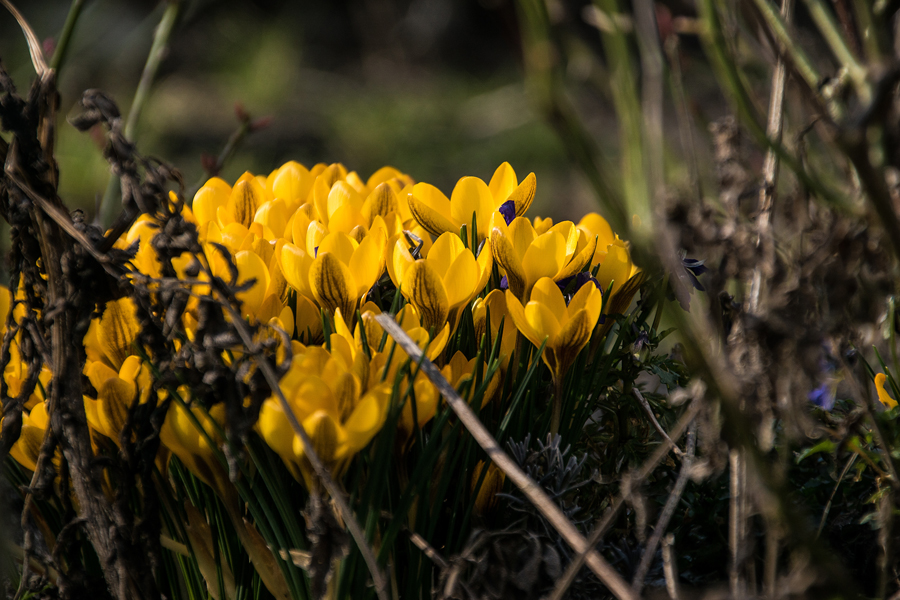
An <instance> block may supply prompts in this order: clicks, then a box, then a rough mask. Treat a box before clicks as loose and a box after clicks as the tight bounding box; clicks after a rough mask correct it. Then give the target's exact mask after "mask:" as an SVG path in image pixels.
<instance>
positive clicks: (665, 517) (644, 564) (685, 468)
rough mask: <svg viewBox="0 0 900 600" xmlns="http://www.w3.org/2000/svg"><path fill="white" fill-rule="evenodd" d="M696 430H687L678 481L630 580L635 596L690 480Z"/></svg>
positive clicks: (694, 426) (642, 583)
mask: <svg viewBox="0 0 900 600" xmlns="http://www.w3.org/2000/svg"><path fill="white" fill-rule="evenodd" d="M696 430H697V425H696V424H694V425H692V426H691V428H690V430H688V434H687V450H686V451H685V453H684V457H683V458H682V460H681V471H679V473H678V479H677V480H676V481H675V485H674V486H673V487H672V491H671V493H670V494H669V498H668V500H666V505H665V506H664V507H663V510H662V512H661V513H660V515H659V519H657V521H656V527H654V528H653V535H652V536H650V539H649V540H648V541H647V545H646V546H645V548H644V554H643V555H642V556H641V562H640V564H639V565H638V568H637V571H635V574H634V578H633V579H632V580H631V587H632V588H633V589H634V593H635V594H640V593H641V591H642V590H643V588H644V578H645V577H646V576H647V571H649V570H650V563H651V562H652V561H653V557H654V555H655V554H656V547H657V546H658V545H659V542H660V540H661V539H662V537H663V534H664V533H665V532H666V527H668V526H669V520H670V519H671V518H672V515H673V514H675V508H676V507H677V506H678V502H680V501H681V494H682V493H684V488H685V486H686V485H687V482H688V479H689V478H690V474H691V467H692V466H693V463H694V449H695V448H696V446H697V433H696Z"/></svg>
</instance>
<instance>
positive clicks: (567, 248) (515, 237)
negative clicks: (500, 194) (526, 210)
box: [491, 217, 597, 300]
mask: <svg viewBox="0 0 900 600" xmlns="http://www.w3.org/2000/svg"><path fill="white" fill-rule="evenodd" d="M493 225H494V227H493V229H492V231H491V248H492V250H493V253H494V260H496V261H497V263H498V264H499V265H500V266H501V267H503V269H504V271H505V272H506V278H507V281H508V282H509V289H510V290H511V291H512V292H513V294H515V295H516V297H517V298H519V299H520V300H524V299H525V298H527V297H528V296H529V294H530V293H531V288H532V287H533V286H534V284H535V283H536V282H537V281H538V280H539V279H540V278H542V277H550V278H551V279H553V280H554V281H560V280H562V279H565V278H567V277H572V276H573V275H577V274H578V273H580V272H581V270H582V269H583V268H584V267H585V265H587V264H588V261H590V260H591V257H592V256H593V255H594V251H595V249H596V245H597V239H596V237H594V236H588V235H586V234H584V233H583V232H581V230H579V229H578V228H577V227H575V226H574V224H573V223H572V222H570V221H564V222H562V223H558V224H556V225H553V226H552V227H550V228H549V229H548V230H547V231H546V232H545V233H542V234H538V233H537V231H535V229H534V226H533V225H532V224H531V221H529V220H528V219H526V218H524V217H516V218H515V219H513V220H512V221H511V222H510V224H509V225H508V226H507V224H506V222H505V221H504V220H503V219H501V218H495V219H494V220H493Z"/></svg>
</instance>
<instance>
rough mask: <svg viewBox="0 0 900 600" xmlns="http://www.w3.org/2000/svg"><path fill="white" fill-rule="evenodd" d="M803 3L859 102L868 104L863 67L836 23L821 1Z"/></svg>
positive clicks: (869, 87) (868, 93) (867, 89)
mask: <svg viewBox="0 0 900 600" xmlns="http://www.w3.org/2000/svg"><path fill="white" fill-rule="evenodd" d="M804 2H805V3H806V8H807V10H809V14H810V16H811V17H812V19H813V21H815V23H816V27H818V28H819V32H820V33H821V34H822V37H824V38H825V42H827V43H828V45H829V46H830V47H831V52H832V54H834V57H835V58H836V59H837V60H838V62H840V63H841V65H842V66H843V67H844V68H845V69H846V70H847V74H848V75H849V76H850V79H851V80H852V81H853V85H854V86H856V93H857V94H859V98H860V100H861V101H862V102H863V104H868V103H869V102H870V101H871V99H872V88H871V86H870V85H869V82H868V81H867V79H866V69H865V67H863V66H862V65H861V64H859V61H858V60H856V57H855V56H853V52H852V51H851V50H850V47H849V46H848V45H847V41H846V40H845V39H844V36H843V35H841V32H840V30H839V29H838V26H837V23H835V22H834V19H833V18H832V16H831V13H830V12H829V11H828V9H827V8H825V4H824V3H823V2H822V0H804Z"/></svg>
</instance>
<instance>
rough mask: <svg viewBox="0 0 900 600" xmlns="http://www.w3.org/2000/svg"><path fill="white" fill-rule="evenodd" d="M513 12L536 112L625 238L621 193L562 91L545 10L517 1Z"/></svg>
mask: <svg viewBox="0 0 900 600" xmlns="http://www.w3.org/2000/svg"><path fill="white" fill-rule="evenodd" d="M517 12H518V14H519V22H520V23H521V24H522V50H523V55H524V63H525V71H526V80H527V83H528V91H529V93H530V94H531V95H532V97H533V99H534V102H535V104H536V106H537V107H538V110H539V111H540V112H541V113H542V114H543V115H544V116H545V118H546V119H547V121H548V123H550V125H551V127H553V128H554V129H555V130H556V133H557V135H559V137H560V138H561V139H562V140H563V145H564V147H565V149H566V151H567V152H568V153H569V154H570V156H571V157H572V160H574V161H575V162H576V163H577V164H578V166H579V167H580V168H581V170H582V172H583V173H584V175H585V177H587V179H588V182H589V183H590V185H591V187H592V188H593V189H594V193H595V194H596V195H597V198H598V199H599V200H600V203H601V204H602V205H603V207H604V209H605V210H606V212H605V214H606V216H607V220H608V221H609V223H610V225H611V226H612V227H613V229H614V230H615V231H620V232H624V233H625V234H626V235H627V232H628V231H629V225H630V224H631V220H630V219H629V218H628V211H627V210H626V207H625V206H624V204H623V200H622V194H621V191H620V190H619V189H617V187H616V186H615V184H614V183H613V181H615V180H614V178H612V177H611V176H610V174H609V168H608V166H607V165H606V164H605V163H604V162H603V160H602V156H600V153H599V152H598V150H597V145H596V143H595V141H594V139H593V138H592V137H591V135H590V134H589V133H588V132H587V131H586V130H585V128H584V125H583V124H582V123H581V120H580V119H579V118H578V115H577V114H576V112H575V109H574V107H572V105H571V103H570V102H569V100H568V99H567V97H566V94H565V90H564V89H563V87H564V86H563V84H562V75H561V73H560V68H559V64H558V62H559V61H558V53H557V49H556V47H555V46H554V45H553V42H552V38H551V35H550V23H549V17H548V16H547V7H546V5H545V4H544V2H543V1H542V0H519V2H518V3H517Z"/></svg>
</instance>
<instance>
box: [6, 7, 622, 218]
mask: <svg viewBox="0 0 900 600" xmlns="http://www.w3.org/2000/svg"><path fill="white" fill-rule="evenodd" d="M165 6H166V3H165V2H153V1H149V0H128V1H122V0H119V1H113V0H88V2H86V4H85V7H84V9H83V12H82V14H81V17H80V20H79V21H78V24H77V26H76V28H75V31H74V37H73V39H72V43H71V46H70V49H69V54H68V56H67V59H66V62H65V63H64V64H63V66H62V69H61V74H60V90H61V95H62V107H61V114H62V115H63V116H65V115H72V114H75V113H77V110H78V107H77V101H78V99H79V98H80V96H81V93H82V91H83V90H85V89H88V88H100V89H102V90H104V91H106V92H108V93H110V94H111V95H112V96H113V97H114V98H115V100H116V101H117V102H118V104H119V106H120V108H121V110H122V113H123V115H127V113H128V109H129V106H130V104H131V101H132V97H133V95H134V91H135V89H136V87H137V83H138V80H139V79H140V75H141V71H142V69H143V65H144V62H145V60H146V57H147V53H148V50H149V48H150V44H151V41H152V37H153V31H154V28H155V27H156V25H157V24H158V22H159V20H160V17H161V16H162V14H163V11H164V10H165ZM18 8H19V9H20V10H21V12H22V13H23V15H24V16H25V18H26V19H27V20H28V21H29V22H30V24H31V25H32V27H33V28H34V30H35V32H36V33H37V35H38V37H39V38H40V39H41V40H42V41H43V43H44V45H45V48H46V50H47V54H48V56H49V54H50V53H51V51H52V48H53V45H54V43H55V40H56V38H57V37H58V36H59V33H60V31H61V29H62V26H63V23H64V21H65V18H66V14H67V12H68V10H69V3H68V2H63V1H58V0H57V1H51V0H29V1H27V2H25V1H22V0H20V1H19V2H18ZM570 8H571V12H572V14H573V15H574V16H575V17H576V18H577V17H579V16H580V12H579V11H580V10H581V7H580V5H579V3H574V4H573V6H572V7H570ZM516 21H517V20H516V11H515V5H514V4H513V3H512V2H509V1H507V0H465V1H453V0H400V1H390V0H344V1H335V2H324V1H323V2H291V1H288V0H258V1H255V2H248V1H236V0H235V1H221V2H216V1H209V0H194V1H184V2H183V3H182V8H181V11H180V15H179V19H178V22H177V23H176V25H175V29H174V31H173V33H172V37H171V40H170V44H169V50H168V54H167V55H166V57H165V59H164V60H163V62H162V64H161V67H160V70H159V73H158V76H157V78H156V81H155V83H154V86H153V88H152V92H151V95H150V97H149V99H148V101H147V104H146V106H145V108H144V111H143V113H142V114H141V118H140V121H139V123H138V127H137V131H136V141H137V144H138V148H139V150H140V151H141V152H142V153H143V154H145V155H150V156H155V157H159V158H161V159H163V160H166V161H169V162H171V163H173V164H174V165H175V166H176V167H178V168H179V169H180V170H181V171H182V172H183V173H184V176H185V181H186V183H187V184H188V186H191V185H193V184H194V183H196V182H198V180H199V179H200V178H201V177H202V175H203V169H202V167H201V155H202V154H203V153H207V154H211V155H217V154H218V153H219V152H220V150H221V148H222V147H223V145H224V144H225V141H226V140H227V138H228V136H229V135H230V134H231V132H232V131H234V130H235V129H236V128H237V126H238V121H237V118H236V116H235V104H236V103H240V104H241V105H242V106H243V107H244V108H245V109H246V111H247V112H249V113H250V114H251V115H252V116H253V117H254V118H258V117H271V124H270V125H269V126H268V127H267V128H265V129H263V130H261V131H259V132H256V133H254V134H252V135H251V136H249V137H248V138H247V139H246V140H245V141H244V143H243V144H242V145H241V146H240V148H239V150H238V152H237V154H236V155H235V156H234V157H233V158H232V159H231V160H230V162H229V163H228V164H227V165H226V167H225V169H224V171H223V173H222V176H223V177H224V178H225V179H226V180H228V181H233V180H234V179H236V178H237V177H238V176H239V175H240V174H241V173H242V172H244V171H245V170H249V171H252V172H254V173H268V172H269V171H270V170H272V169H274V168H275V167H277V166H279V165H280V164H282V163H283V162H284V161H286V160H290V159H294V160H298V161H300V162H301V163H303V164H305V165H307V166H311V165H312V164H314V163H316V162H320V161H324V162H343V163H344V164H345V165H346V166H347V167H348V168H349V169H351V170H356V171H358V172H359V173H360V175H361V176H363V177H364V178H365V177H366V176H368V175H369V174H370V173H372V172H373V171H375V170H376V169H377V168H379V167H380V166H382V165H386V164H390V165H393V166H395V167H397V168H399V169H401V170H403V171H405V172H407V173H409V174H410V175H411V176H412V177H413V178H414V179H416V180H418V181H428V182H430V183H433V184H435V185H437V186H438V187H439V188H441V189H442V190H443V191H444V192H445V193H447V194H448V195H449V193H450V191H451V190H452V188H453V185H454V184H455V182H456V181H457V180H458V179H459V178H460V177H462V176H464V175H476V176H479V177H482V178H484V179H486V180H487V179H489V178H490V176H491V174H492V173H493V170H494V169H495V168H496V167H497V166H498V165H499V164H500V163H501V162H502V161H504V160H506V161H509V162H510V163H511V164H512V165H513V167H514V168H515V169H516V172H517V174H518V175H519V177H523V176H524V175H526V174H527V173H528V172H529V171H534V172H535V173H536V174H537V178H538V190H537V198H536V202H535V206H534V207H533V208H532V211H531V214H532V216H534V215H537V214H540V215H542V216H552V217H554V218H556V219H559V218H564V217H565V218H579V217H580V216H581V215H582V214H584V212H586V211H587V210H590V209H592V208H594V207H595V204H594V200H593V196H592V194H591V192H590V190H589V189H588V187H587V185H586V184H585V182H584V180H583V178H582V176H581V175H580V173H579V172H578V171H577V170H576V168H575V166H574V165H572V164H570V162H569V161H568V160H567V158H566V155H565V151H564V149H563V147H562V145H561V143H560V142H559V140H558V138H557V137H556V135H555V134H554V132H553V131H552V130H551V129H550V128H549V127H548V126H547V125H546V124H545V123H544V122H543V121H542V120H541V118H540V116H539V115H537V114H536V113H535V111H534V110H533V108H532V105H531V103H530V101H529V98H528V95H527V93H526V86H525V84H524V82H523V80H524V78H523V73H522V66H521V59H520V55H521V50H520V40H519V33H518V27H517V22H516ZM594 35H596V32H594ZM0 59H2V60H3V63H4V65H5V66H6V68H7V69H8V70H9V71H10V73H11V74H12V76H13V78H14V80H15V82H16V84H17V85H18V86H19V89H20V92H23V91H25V90H27V87H28V85H29V84H30V81H31V79H32V77H33V74H34V72H33V70H32V67H31V64H30V61H29V58H28V53H27V48H26V45H25V42H24V38H23V37H22V35H21V32H20V31H19V29H18V27H17V25H16V23H15V20H14V19H13V18H12V16H11V15H9V14H8V13H6V12H5V11H3V12H2V13H0ZM583 105H584V109H585V111H586V112H585V115H584V117H585V122H586V123H588V124H589V125H590V126H591V127H592V129H594V130H595V132H596V133H597V134H598V135H597V139H598V140H599V141H600V143H601V144H604V143H612V141H613V140H614V138H615V122H614V119H613V117H612V111H611V109H610V108H609V106H608V105H607V104H606V103H605V101H604V100H602V99H601V97H600V95H595V96H594V97H593V98H592V99H590V100H589V101H588V102H587V103H583ZM95 133H96V135H90V134H82V133H79V132H77V131H76V130H75V129H74V128H73V127H71V126H70V125H68V124H67V123H66V122H65V121H64V119H63V118H61V119H60V123H59V131H58V137H59V142H58V153H57V157H58V160H59V162H60V168H61V178H60V194H61V196H62V197H63V199H64V200H65V201H66V202H67V204H68V205H69V206H70V207H73V208H74V207H81V208H83V209H85V210H86V211H88V213H89V214H92V215H93V214H94V211H95V206H96V203H97V202H98V199H99V198H100V197H102V195H103V193H104V191H105V189H106V186H107V180H108V177H109V174H108V170H107V167H106V164H105V162H104V160H103V158H102V156H101V147H100V146H99V145H98V144H99V143H102V137H101V136H100V135H99V134H100V132H95ZM98 140H99V141H98Z"/></svg>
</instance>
